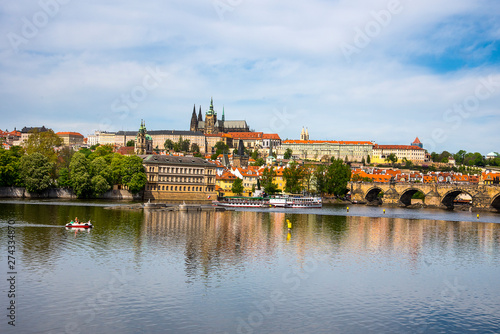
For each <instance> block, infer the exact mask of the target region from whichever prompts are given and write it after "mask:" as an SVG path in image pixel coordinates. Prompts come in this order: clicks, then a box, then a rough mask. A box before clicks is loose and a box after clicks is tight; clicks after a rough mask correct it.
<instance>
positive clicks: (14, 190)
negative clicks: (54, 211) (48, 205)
mask: <svg viewBox="0 0 500 334" xmlns="http://www.w3.org/2000/svg"><path fill="white" fill-rule="evenodd" d="M0 198H27V199H35V198H57V199H77V197H76V195H75V193H74V192H73V191H72V190H71V189H66V188H51V189H47V190H45V191H43V192H42V193H40V194H36V193H30V192H28V191H27V190H26V189H25V188H22V187H0ZM98 198H99V199H107V200H120V201H127V200H128V201H132V200H142V199H143V194H142V192H140V193H138V194H136V195H132V193H131V192H129V191H128V190H124V189H113V190H109V191H107V192H105V193H104V194H102V195H101V196H100V197H98Z"/></svg>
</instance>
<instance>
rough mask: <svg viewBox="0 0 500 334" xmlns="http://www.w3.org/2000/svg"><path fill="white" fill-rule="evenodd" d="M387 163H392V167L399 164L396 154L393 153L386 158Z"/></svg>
mask: <svg viewBox="0 0 500 334" xmlns="http://www.w3.org/2000/svg"><path fill="white" fill-rule="evenodd" d="M385 161H387V162H390V163H391V164H392V165H394V164H395V163H396V162H398V157H397V156H396V154H395V153H391V154H389V155H388V156H387V157H386V158H385Z"/></svg>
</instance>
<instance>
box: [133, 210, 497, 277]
mask: <svg viewBox="0 0 500 334" xmlns="http://www.w3.org/2000/svg"><path fill="white" fill-rule="evenodd" d="M287 220H290V221H291V222H292V226H293V227H292V229H288V226H287V223H286V221H287ZM142 235H143V237H144V238H147V239H148V244H149V247H153V248H157V249H161V248H166V249H170V250H172V249H177V251H182V252H183V254H184V262H185V271H186V276H187V277H189V278H190V279H192V278H195V277H197V276H199V277H204V278H207V277H210V276H211V275H217V273H220V272H224V270H225V268H228V267H230V268H233V269H234V268H238V267H244V266H245V265H246V264H248V263H252V262H255V261H259V262H266V261H270V260H271V261H272V259H273V257H276V256H285V257H290V256H292V257H295V259H296V260H297V261H299V262H300V261H304V259H305V258H306V257H307V256H321V255H324V254H336V255H339V254H350V256H351V257H352V256H359V257H363V256H366V255H367V254H368V255H370V254H372V255H373V254H378V255H379V256H383V257H386V258H392V257H398V258H399V259H405V260H406V261H407V264H408V266H409V267H410V268H412V269H416V268H418V267H419V266H422V265H425V263H426V262H427V263H430V261H434V262H436V261H437V262H439V261H440V260H439V256H437V257H436V254H445V253H449V252H453V253H457V256H459V257H465V256H467V254H470V253H474V252H478V253H484V254H489V255H494V256H497V254H498V251H499V242H500V225H498V224H493V223H473V222H449V221H435V220H414V219H411V220H410V219H400V218H370V217H355V216H351V217H346V216H322V215H303V214H288V213H278V212H276V213H265V212H245V211H239V212H225V213H223V212H201V213H200V212H189V213H186V212H161V211H160V212H154V211H153V212H146V213H145V216H144V224H143V227H142ZM426 253H429V255H426ZM435 257H436V258H435Z"/></svg>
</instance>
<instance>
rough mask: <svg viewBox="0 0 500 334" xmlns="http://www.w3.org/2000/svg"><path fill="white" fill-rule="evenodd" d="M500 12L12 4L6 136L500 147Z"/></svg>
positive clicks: (3, 50) (0, 64)
mask: <svg viewBox="0 0 500 334" xmlns="http://www.w3.org/2000/svg"><path fill="white" fill-rule="evenodd" d="M499 16H500V3H499V2H498V1H490V0H484V1H482V0H479V1H463V0H454V1H451V0H439V1H429V0H422V1H410V0H401V1H397V0H391V1H378V0H375V1H359V0H351V1H347V0H345V1H327V0H312V1H294V2H290V1H283V0H275V1H263V0H255V1H246V0H203V1H198V0H194V1H180V0H170V1H167V2H163V1H155V0H150V1H143V2H141V3H138V2H137V1H127V0H124V1H105V2H104V3H103V2H101V1H94V0H90V1H85V2H83V1H77V0H43V1H39V2H37V1H23V0H20V1H15V2H13V1H10V2H5V1H4V2H3V3H2V4H0V35H1V36H2V38H1V39H0V88H1V89H0V97H1V101H2V104H1V105H0V114H1V115H2V121H1V122H0V128H2V129H3V130H5V129H8V130H12V129H14V127H16V128H18V129H19V128H22V127H23V126H41V125H45V126H48V127H51V128H53V129H54V130H55V131H78V132H81V133H82V134H84V135H88V134H91V133H93V131H94V130H97V129H101V130H109V131H116V130H136V129H138V127H139V125H140V120H141V119H145V121H146V126H147V128H148V129H151V130H159V129H188V127H189V120H190V116H191V112H192V109H193V105H194V104H196V109H197V110H198V109H199V106H200V104H201V106H202V110H203V112H205V111H206V110H207V109H208V107H209V103H210V98H211V97H213V98H214V105H215V108H216V110H217V111H218V112H219V115H220V114H221V113H222V108H223V107H224V109H225V113H226V117H227V119H245V120H246V121H247V122H248V124H249V125H250V126H251V128H253V129H255V130H256V131H265V132H277V133H278V134H279V135H280V136H281V138H282V139H286V138H289V139H297V138H298V137H299V135H300V131H301V129H302V127H303V126H305V127H308V129H309V133H310V137H311V139H331V140H373V141H376V142H377V143H379V144H409V143H410V142H412V141H413V139H415V137H416V136H418V137H419V138H420V140H421V141H422V142H423V143H424V147H425V148H427V149H428V150H430V151H439V152H441V151H442V150H448V151H451V152H456V151H458V150H459V149H465V150H467V151H473V152H476V151H479V152H481V153H483V154H486V153H489V152H490V151H500V147H499V145H500V113H499V107H500V103H499V102H500V68H499V64H500V63H499V60H500V59H499V54H500V51H499V47H500V44H499V39H500V19H499Z"/></svg>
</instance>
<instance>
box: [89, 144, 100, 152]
mask: <svg viewBox="0 0 500 334" xmlns="http://www.w3.org/2000/svg"><path fill="white" fill-rule="evenodd" d="M99 145H101V144H99V143H97V144H94V145H92V146H90V150H91V151H95V149H96V148H97V147H98V146H99Z"/></svg>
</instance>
